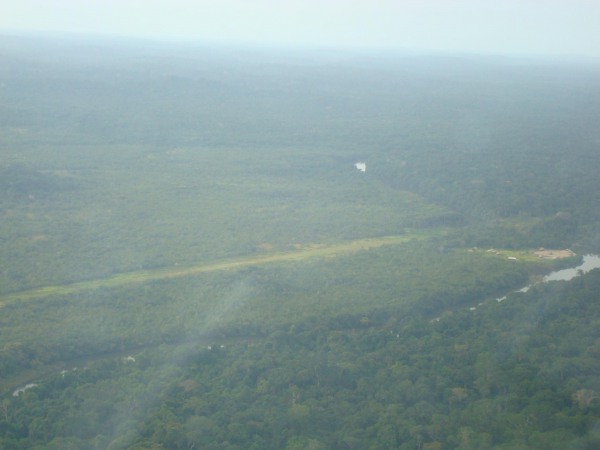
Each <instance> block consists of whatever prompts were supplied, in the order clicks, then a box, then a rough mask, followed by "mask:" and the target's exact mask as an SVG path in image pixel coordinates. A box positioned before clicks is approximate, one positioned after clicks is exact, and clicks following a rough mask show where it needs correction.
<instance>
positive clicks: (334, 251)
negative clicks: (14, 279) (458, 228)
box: [0, 229, 443, 307]
mask: <svg viewBox="0 0 600 450" xmlns="http://www.w3.org/2000/svg"><path fill="white" fill-rule="evenodd" d="M442 231H443V230H440V229H437V230H428V231H421V232H412V233H407V234H403V235H397V236H383V237H376V238H366V239H357V240H353V241H347V242H341V243H336V244H321V245H307V246H302V247H300V248H297V249H296V250H292V251H287V252H275V253H268V254H262V255H251V256H245V257H241V258H235V259H229V260H223V261H218V262H214V263H209V264H200V265H194V266H188V267H180V266H177V267H168V268H164V269H155V270H140V271H135V272H126V273H120V274H117V275H113V276H111V277H108V278H101V279H96V280H87V281H80V282H76V283H70V284H63V285H53V286H44V287H39V288H35V289H28V290H24V291H20V292H14V293H12V294H7V295H3V296H1V297H0V307H3V306H4V305H6V304H7V303H9V302H11V301H15V300H34V299H39V298H43V297H48V296H51V295H68V294H73V293H76V292H80V291H83V290H87V289H98V288H105V287H118V286H123V285H127V284H134V283H144V282H147V281H154V280H164V279H169V278H178V277H185V276H193V275H197V274H202V273H207V272H215V271H220V270H235V269H240V268H244V267H250V266H258V265H263V264H269V263H277V262H286V261H303V260H306V259H309V258H315V257H318V258H326V257H336V256H342V255H346V254H350V253H354V252H357V251H364V250H369V249H372V248H378V247H384V246H390V245H398V244H402V243H405V242H409V241H411V240H414V239H426V238H428V237H431V236H434V235H439V234H440V233H441V232H442Z"/></svg>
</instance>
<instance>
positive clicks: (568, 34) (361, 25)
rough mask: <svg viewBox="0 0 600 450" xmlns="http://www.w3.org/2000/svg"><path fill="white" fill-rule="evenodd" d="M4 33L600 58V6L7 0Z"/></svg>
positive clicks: (583, 2)
mask: <svg viewBox="0 0 600 450" xmlns="http://www.w3.org/2000/svg"><path fill="white" fill-rule="evenodd" d="M0 30H4V31H15V30H36V31H68V32H86V33H88V32H91V33H103V34H117V35H123V36H139V37H152V38H159V39H173V38H176V39H179V38H183V39H194V40H203V41H204V40H210V41H226V42H244V43H268V44H284V45H285V44H295V45H325V46H345V47H384V48H390V47H391V48H401V49H425V50H461V51H468V52H486V53H487V52H492V53H534V54H536V53H537V54H574V55H586V56H596V57H600V0H560V1H559V0H345V1H344V0H13V1H11V0H0Z"/></svg>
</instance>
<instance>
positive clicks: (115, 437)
mask: <svg viewBox="0 0 600 450" xmlns="http://www.w3.org/2000/svg"><path fill="white" fill-rule="evenodd" d="M463 3H465V2H463ZM328 11H329V9H327V8H326V10H325V12H326V13H327V14H328ZM553 11H554V10H553ZM0 25H1V23H0ZM51 29H52V27H46V28H44V29H43V31H44V32H45V34H43V35H39V34H36V33H23V32H6V33H3V34H2V35H0V393H1V394H2V399H1V408H0V447H1V448H3V449H22V448H32V449H162V448H164V449H184V448H185V449H200V448H207V449H208V448H210V449H212V448H219V449H221V448H222V449H231V450H233V449H289V450H291V449H356V450H358V449H361V450H362V449H403V450H405V449H406V450H408V449H422V450H425V449H428V450H439V449H461V450H463V449H464V450H466V449H497V450H500V449H539V448H543V449H556V450H559V449H560V450H562V449H565V448H569V449H589V450H592V449H596V448H598V447H599V444H600V400H599V399H600V378H599V377H598V373H600V361H599V359H598V356H599V355H600V340H599V339H598V336H599V334H598V331H599V330H598V324H599V323H600V302H599V300H600V298H599V297H600V270H599V269H598V268H594V266H595V265H596V266H597V262H598V258H597V257H594V256H593V255H598V254H599V253H600V200H599V199H600V196H599V195H598V194H599V193H600V177H598V167H600V129H599V128H598V119H597V118H598V117H600V65H598V63H597V60H595V59H594V57H593V56H592V57H588V56H586V57H585V58H579V59H577V60H574V59H572V58H570V59H565V58H564V55H565V54H570V55H573V54H576V55H579V56H582V55H583V56H584V55H589V54H590V53H589V52H588V51H587V50H586V51H583V52H581V53H578V52H577V51H575V52H571V51H570V50H565V51H564V52H558V53H560V54H561V55H560V57H558V55H556V54H553V56H552V57H548V54H549V53H548V52H543V51H538V52H537V53H540V54H543V56H544V57H528V58H524V57H523V55H522V54H517V53H519V52H510V51H506V49H507V48H508V47H503V48H501V46H500V47H498V48H497V49H496V50H497V51H491V52H489V54H482V52H480V51H477V50H476V49H474V48H471V49H470V50H471V51H453V52H450V51H444V52H440V51H439V50H440V48H437V47H436V46H435V45H433V44H432V46H431V47H428V49H427V50H428V51H414V49H413V50H410V51H408V50H401V49H399V48H397V47H396V48H386V49H382V48H381V47H380V46H379V47H378V48H379V50H377V51H375V50H373V49H369V48H366V47H362V48H355V49H351V48H345V49H344V50H340V49H339V48H337V47H336V48H332V47H331V46H330V47H323V48H319V49H316V48H312V49H307V48H305V47H306V45H305V44H306V42H305V43H304V44H303V45H295V46H291V47H290V46H288V47H283V46H279V47H274V46H272V45H271V46H265V45H263V46H257V45H249V44H246V45H229V44H226V43H225V42H222V41H220V42H217V43H215V42H213V43H207V42H206V41H202V42H201V41H194V42H189V41H188V42H182V41H181V40H179V41H177V42H166V41H157V40H144V39H125V38H122V37H114V36H113V37H106V36H104V37H101V36H93V37H91V36H82V35H73V34H47V33H46V32H47V31H49V30H51ZM70 31H79V30H70ZM91 31H94V30H91ZM332 44H335V42H332ZM436 45H437V44H436ZM334 46H335V45H334ZM565 48H566V47H565ZM431 50H435V51H433V52H432V51H431ZM445 50H448V49H445ZM463 50H464V48H463ZM467 50H469V49H467ZM533 50H535V49H533ZM538 50H539V48H538ZM499 53H501V54H502V55H499ZM550 53H551V52H550ZM363 169H364V170H363ZM586 255H589V256H586ZM584 257H585V261H586V262H587V263H588V266H589V267H587V266H586V270H585V271H583V270H581V271H580V273H579V274H578V276H575V277H574V278H572V279H570V280H563V281H544V280H545V278H544V276H545V275H547V274H548V273H550V272H552V271H555V270H559V269H562V268H567V267H568V268H576V267H579V265H580V264H581V263H582V261H584ZM588 269H589V270H588ZM584 272H585V273H584ZM525 287H526V288H525ZM524 288H525V289H524Z"/></svg>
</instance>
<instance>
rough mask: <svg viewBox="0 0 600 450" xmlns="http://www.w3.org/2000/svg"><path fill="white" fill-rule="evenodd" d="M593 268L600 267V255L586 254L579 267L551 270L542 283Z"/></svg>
mask: <svg viewBox="0 0 600 450" xmlns="http://www.w3.org/2000/svg"><path fill="white" fill-rule="evenodd" d="M593 269H600V256H598V255H585V256H584V257H583V262H582V263H581V264H580V265H578V266H577V267H571V268H569V269H562V270H555V271H554V272H550V273H549V274H548V275H546V276H545V277H544V278H543V279H542V283H547V282H548V281H569V280H571V279H573V278H575V277H577V276H579V275H583V274H584V273H587V272H589V271H590V270H593ZM532 286H533V284H528V285H527V286H525V287H522V288H521V289H518V290H516V291H514V292H527V291H528V290H529V289H530V288H531V287H532ZM505 299H506V295H505V296H504V297H500V298H497V299H496V301H498V302H501V301H503V300H505ZM471 309H474V308H471Z"/></svg>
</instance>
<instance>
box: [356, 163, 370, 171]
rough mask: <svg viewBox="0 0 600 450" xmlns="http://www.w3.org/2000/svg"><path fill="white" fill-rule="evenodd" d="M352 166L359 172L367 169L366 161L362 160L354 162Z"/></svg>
mask: <svg viewBox="0 0 600 450" xmlns="http://www.w3.org/2000/svg"><path fill="white" fill-rule="evenodd" d="M354 167H356V168H357V169H358V170H360V171H361V172H366V171H367V163H365V162H362V161H359V162H357V163H354Z"/></svg>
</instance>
